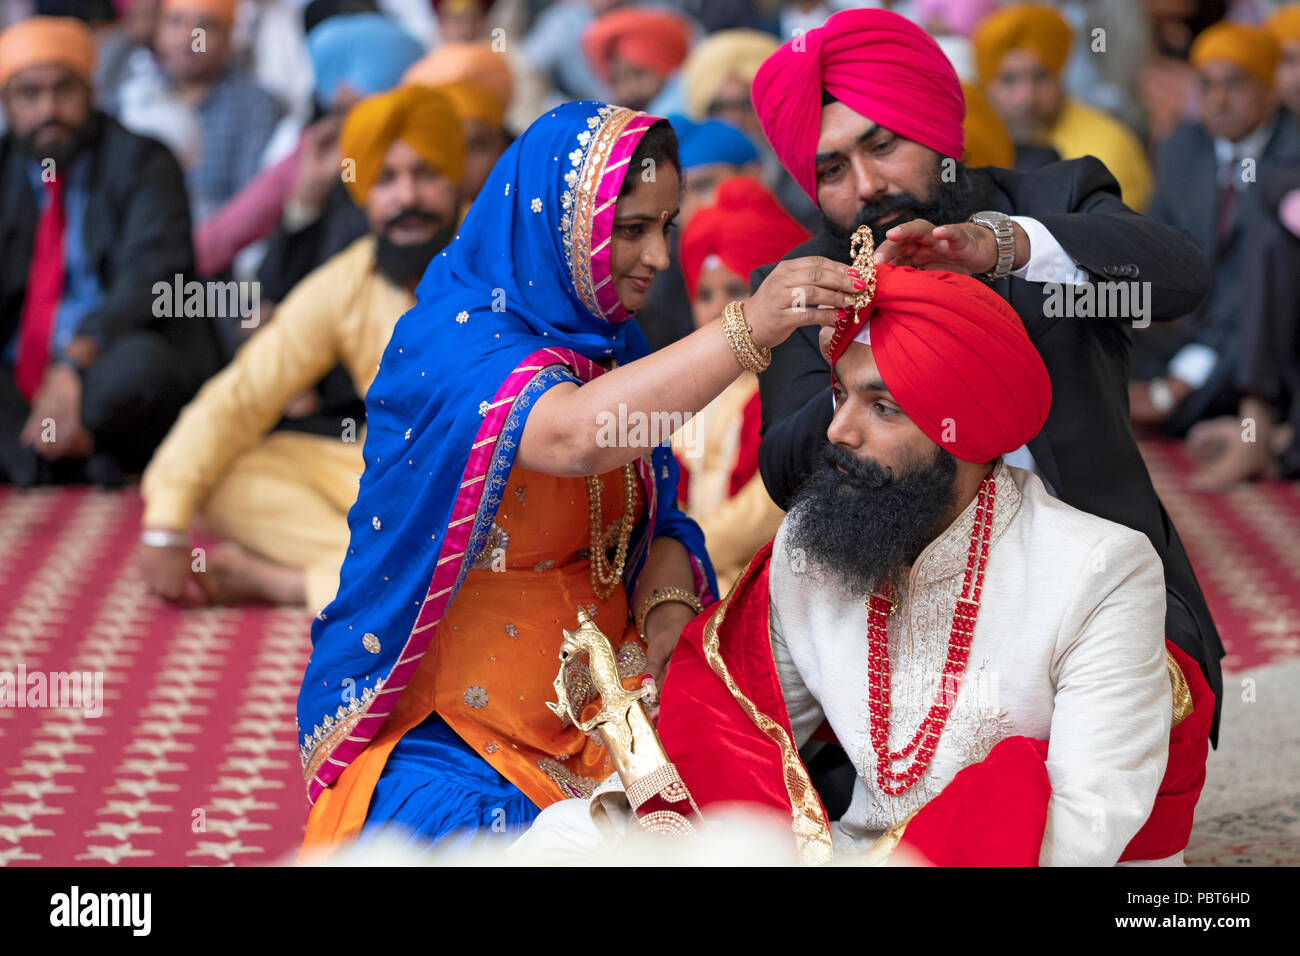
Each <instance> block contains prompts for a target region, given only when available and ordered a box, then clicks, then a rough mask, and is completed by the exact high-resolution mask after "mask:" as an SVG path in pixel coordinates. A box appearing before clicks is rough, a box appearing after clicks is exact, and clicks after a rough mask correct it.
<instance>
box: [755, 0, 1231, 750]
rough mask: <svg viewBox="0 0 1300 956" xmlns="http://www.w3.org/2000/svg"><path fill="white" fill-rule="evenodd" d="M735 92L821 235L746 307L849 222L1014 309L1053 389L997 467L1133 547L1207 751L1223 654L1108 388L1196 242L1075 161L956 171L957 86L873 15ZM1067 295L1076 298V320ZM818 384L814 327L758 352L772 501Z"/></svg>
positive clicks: (897, 24) (1194, 289) (1194, 286)
mask: <svg viewBox="0 0 1300 956" xmlns="http://www.w3.org/2000/svg"><path fill="white" fill-rule="evenodd" d="M753 100H754V109H755V112H756V113H757V114H758V119H759V122H760V124H761V125H762V127H763V132H764V134H765V135H766V136H767V139H768V141H769V142H770V143H771V144H772V148H773V149H774V150H775V152H776V155H777V156H778V157H779V158H780V159H781V162H782V164H783V165H784V166H785V168H786V169H787V170H789V171H790V174H791V175H792V176H793V177H794V178H795V180H796V181H797V182H798V183H799V184H800V185H801V186H802V187H803V189H804V190H805V192H807V194H808V195H809V196H810V197H811V198H812V200H813V201H814V202H815V203H816V204H817V206H818V208H819V209H820V210H821V214H822V219H823V229H822V232H821V235H819V236H817V237H815V238H814V239H813V240H812V241H811V242H810V243H807V244H805V245H803V246H800V247H799V248H797V249H795V250H792V251H791V252H790V253H788V254H787V256H786V260H785V261H783V262H781V263H778V264H776V266H774V267H764V268H763V269H759V270H756V272H755V273H754V276H753V278H752V280H751V281H758V282H760V284H759V285H758V287H757V289H756V291H755V292H754V295H753V296H752V297H751V298H750V300H749V302H748V303H747V304H746V306H745V311H746V315H747V316H761V315H762V313H763V311H764V310H776V309H781V308H788V307H789V303H788V302H786V301H784V299H785V297H786V296H788V295H789V288H788V287H789V284H790V283H789V281H788V279H789V275H790V272H791V270H792V268H793V265H794V263H795V262H800V263H807V262H808V261H809V259H808V258H807V257H808V256H811V255H818V254H820V255H822V256H825V257H827V259H828V260H835V259H838V260H840V261H843V262H847V261H849V260H848V256H849V240H850V237H851V235H852V234H853V232H854V230H855V229H857V228H858V227H860V226H864V225H865V226H868V227H870V229H871V232H872V233H873V236H874V239H875V242H876V252H875V258H876V261H877V262H878V263H891V264H894V265H904V266H914V267H916V268H920V269H939V270H945V271H948V272H954V273H962V274H965V275H971V276H976V277H977V278H980V279H983V280H984V281H985V282H987V283H989V285H990V287H991V289H992V290H993V292H995V293H996V294H997V295H999V296H1001V297H1002V298H1003V299H1005V300H1006V301H1007V302H1009V303H1010V305H1011V307H1012V308H1013V309H1014V311H1015V312H1016V314H1018V315H1019V317H1020V321H1021V323H1022V324H1023V326H1024V329H1025V331H1026V332H1027V333H1028V337H1029V340H1030V341H1031V342H1032V343H1033V344H1034V346H1035V347H1036V348H1037V350H1038V352H1039V354H1040V355H1041V357H1042V360H1043V363H1044V365H1045V366H1046V368H1047V372H1048V375H1049V377H1050V380H1051V383H1052V386H1053V388H1052V391H1053V401H1052V411H1051V414H1050V415H1049V416H1048V418H1047V421H1046V423H1045V424H1044V425H1043V428H1042V430H1041V431H1039V432H1038V433H1037V435H1036V436H1035V437H1034V438H1032V439H1030V440H1028V441H1027V442H1026V444H1025V446H1024V447H1021V448H1017V449H1014V450H1010V449H1008V450H1007V451H1009V452H1010V454H1009V456H1008V460H1009V461H1011V462H1012V463H1013V464H1017V465H1020V466H1022V467H1027V468H1029V469H1031V470H1033V471H1034V472H1035V473H1037V474H1038V475H1039V476H1040V477H1041V478H1043V480H1044V482H1045V484H1046V485H1047V486H1048V487H1049V488H1050V489H1051V490H1052V492H1053V493H1054V494H1055V495H1056V496H1057V497H1059V498H1060V499H1061V500H1063V501H1065V502H1066V503H1068V504H1071V505H1073V506H1075V507H1077V508H1079V509H1081V510H1083V511H1087V512H1090V513H1092V514H1094V515H1098V516H1100V517H1103V518H1107V519H1109V520H1112V521H1115V522H1118V523H1121V524H1125V525H1127V526H1128V527H1130V528H1133V529H1136V530H1138V531H1141V532H1143V533H1145V534H1146V536H1147V537H1148V538H1149V539H1150V541H1151V543H1152V545H1153V546H1154V547H1155V549H1156V552H1157V553H1158V554H1159V555H1160V557H1161V560H1162V561H1163V563H1164V570H1165V578H1166V583H1167V586H1168V591H1169V594H1170V599H1169V606H1168V614H1167V617H1166V634H1167V636H1168V638H1169V640H1170V641H1171V642H1172V643H1173V644H1175V645H1177V646H1178V647H1180V648H1182V649H1183V650H1184V651H1185V652H1186V653H1187V654H1189V655H1190V656H1191V657H1192V658H1194V659H1195V660H1196V662H1197V663H1198V664H1199V665H1200V667H1201V669H1202V670H1203V671H1204V673H1205V677H1206V679H1207V680H1208V682H1209V684H1210V686H1211V687H1212V688H1213V690H1214V692H1215V696H1216V716H1215V730H1214V731H1213V732H1212V737H1211V739H1215V738H1216V737H1217V713H1218V711H1217V706H1218V704H1217V698H1218V694H1219V690H1220V688H1221V683H1222V679H1221V675H1220V669H1219V659H1220V658H1221V657H1222V656H1223V646H1222V644H1221V642H1220V640H1219V636H1218V633H1217V631H1216V630H1215V627H1214V622H1213V620H1212V619H1211V617H1210V613H1209V609H1208V607H1207V606H1206V604H1205V600H1204V598H1203V597H1202V595H1201V591H1200V587H1199V585H1198V584H1197V581H1196V577H1195V575H1194V573H1193V572H1192V568H1191V564H1190V562H1189V561H1188V558H1187V554H1186V552H1185V551H1184V550H1183V546H1182V543H1181V542H1180V541H1179V539H1178V535H1177V533H1176V532H1175V531H1174V528H1173V524H1172V522H1171V521H1170V519H1169V516H1168V515H1167V514H1166V513H1165V511H1164V509H1163V507H1162V506H1161V504H1160V501H1159V499H1158V498H1157V497H1156V493H1155V489H1154V488H1153V487H1152V484H1151V479H1150V477H1149V475H1148V474H1147V471H1146V466H1145V464H1144V463H1143V461H1142V458H1141V456H1140V455H1139V453H1138V450H1137V445H1136V443H1135V442H1134V440H1133V435H1132V431H1131V428H1130V425H1129V420H1128V402H1127V391H1126V384H1125V383H1126V381H1127V376H1128V361H1129V341H1130V335H1131V329H1132V328H1134V327H1139V328H1140V327H1144V326H1146V325H1147V324H1149V323H1150V322H1151V321H1152V320H1154V321H1172V320H1174V319H1176V318H1178V317H1179V316H1181V315H1185V314H1187V313H1188V312H1190V311H1192V310H1194V309H1195V308H1196V307H1197V306H1198V305H1199V303H1200V302H1201V300H1202V299H1204V297H1205V295H1206V292H1207V281H1206V279H1207V275H1208V269H1207V267H1206V264H1205V260H1204V259H1203V257H1202V256H1201V253H1200V252H1199V250H1198V249H1197V247H1196V246H1195V245H1194V244H1193V243H1192V242H1190V241H1189V239H1188V237H1187V236H1185V235H1184V234H1183V233H1181V232H1180V231H1178V230H1175V229H1172V228H1169V227H1166V226H1163V225H1160V224H1157V223H1155V222H1152V221H1149V220H1147V219H1145V218H1143V217H1142V216H1140V215H1138V214H1137V213H1135V212H1133V211H1132V210H1131V209H1129V208H1128V207H1126V206H1125V205H1124V204H1123V202H1122V200H1121V198H1120V190H1119V186H1118V184H1117V183H1116V181H1115V178H1114V177H1113V176H1112V175H1111V174H1110V173H1109V172H1108V171H1107V170H1106V168H1105V166H1103V165H1102V164H1101V163H1100V162H1099V161H1098V160H1097V159H1095V158H1093V157H1091V156H1085V157H1083V158H1081V159H1075V160H1070V161H1067V162H1061V163H1054V164H1051V165H1048V166H1046V167H1043V168H1041V169H1036V170H1032V171H1026V172H1016V171H1012V170H1007V169H999V168H996V167H982V168H969V167H967V166H966V165H964V163H963V162H962V159H963V152H964V144H963V137H962V119H963V116H964V114H965V102H964V99H963V96H962V91H961V85H960V83H959V81H958V79H957V75H956V73H955V72H954V70H953V68H952V67H951V65H950V64H949V63H948V61H947V60H946V58H945V57H944V55H943V53H942V52H941V51H940V49H939V47H938V45H937V44H936V43H935V41H934V40H933V39H931V38H930V37H929V36H928V35H927V34H926V33H925V32H924V31H923V30H922V29H921V28H920V27H918V26H916V25H915V24H913V23H911V22H910V21H908V20H906V19H904V18H903V17H900V16H898V15H896V14H893V13H890V12H888V11H884V10H847V11H844V12H841V13H837V14H835V15H834V16H832V17H830V18H829V19H828V20H827V21H826V23H825V24H824V25H823V26H821V27H819V28H816V29H813V30H809V31H808V32H807V33H803V34H800V35H799V36H796V37H794V38H793V39H792V40H790V41H789V42H788V43H786V44H785V45H783V46H782V47H781V48H780V49H778V50H777V51H776V53H774V54H773V55H772V56H771V57H770V58H769V59H768V60H767V61H766V62H765V63H764V64H763V65H762V67H760V68H759V71H758V74H757V75H756V76H755V78H754V85H753ZM1067 298H1068V300H1069V304H1068V307H1067V306H1066V304H1065V302H1066V299H1067ZM811 301H812V300H810V302H811ZM1076 301H1078V302H1085V303H1086V306H1085V307H1084V308H1083V309H1078V310H1076V309H1075V308H1074V304H1075V303H1076ZM920 347H922V346H921V344H920V340H918V341H917V342H916V343H913V344H911V345H908V346H907V347H906V348H905V349H902V350H901V351H902V352H906V353H911V352H913V351H915V350H916V349H917V348H920ZM827 373H828V367H827V363H826V359H825V358H824V356H823V355H822V353H821V352H820V351H819V348H818V342H817V336H816V334H815V329H814V328H812V327H805V328H802V329H800V330H798V331H797V332H796V333H795V334H794V335H792V336H791V337H790V338H789V339H788V340H787V341H786V342H784V343H783V344H782V345H781V346H779V347H778V348H776V349H774V350H773V356H772V363H771V366H770V367H769V368H768V369H767V371H765V372H764V373H763V374H762V375H761V376H760V379H759V384H760V393H761V397H762V404H763V440H762V445H761V447H760V450H759V466H760V470H761V473H762V475H763V479H764V481H765V482H766V483H767V488H768V491H769V492H770V493H771V495H772V498H773V500H774V501H776V503H777V504H778V505H781V506H782V507H788V506H789V503H790V502H791V500H792V499H793V497H794V495H795V492H796V491H797V490H798V488H799V486H800V485H801V484H802V483H803V481H804V479H805V477H806V476H807V475H808V474H809V472H810V471H811V470H812V467H813V464H814V462H815V461H816V457H817V452H818V448H819V446H820V445H821V443H822V442H823V441H824V439H823V437H822V436H824V435H825V430H826V427H827V426H828V425H829V424H830V420H831V414H832V404H831V398H830V395H829V394H828V392H829V387H828V384H827V383H828V381H829V375H828V374H827ZM1006 384H1007V386H1008V387H1010V388H1019V387H1023V383H1019V382H1016V381H1009V382H1007V383H1006Z"/></svg>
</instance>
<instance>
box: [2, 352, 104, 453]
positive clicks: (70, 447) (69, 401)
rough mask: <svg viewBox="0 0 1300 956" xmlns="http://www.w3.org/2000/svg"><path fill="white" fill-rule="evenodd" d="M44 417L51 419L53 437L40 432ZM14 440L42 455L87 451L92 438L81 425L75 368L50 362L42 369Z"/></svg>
mask: <svg viewBox="0 0 1300 956" xmlns="http://www.w3.org/2000/svg"><path fill="white" fill-rule="evenodd" d="M46 419H53V421H54V440H53V441H45V440H44V435H43V434H42V433H43V432H44V424H43V423H44V422H45V420H46ZM18 441H19V444H22V445H25V446H27V447H29V448H34V449H35V450H36V453H37V454H38V455H40V456H41V457H42V458H48V459H55V458H64V457H69V456H72V457H76V456H84V455H87V454H89V453H90V448H91V446H93V444H94V440H93V438H92V437H91V435H90V433H89V432H88V431H86V429H85V428H83V427H82V425H81V379H80V378H79V377H78V375H77V373H76V372H74V371H73V370H72V369H70V368H68V367H67V366H65V365H51V366H50V367H49V368H47V369H46V370H45V377H44V378H42V379H41V385H40V388H38V389H37V390H36V395H35V397H34V398H33V399H32V410H31V414H29V415H28V416H27V422H26V423H25V424H24V425H23V430H22V432H20V433H19V436H18Z"/></svg>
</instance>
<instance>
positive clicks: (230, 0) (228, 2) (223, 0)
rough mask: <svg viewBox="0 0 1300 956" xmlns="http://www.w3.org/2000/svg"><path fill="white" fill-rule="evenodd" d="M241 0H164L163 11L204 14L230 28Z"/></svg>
mask: <svg viewBox="0 0 1300 956" xmlns="http://www.w3.org/2000/svg"><path fill="white" fill-rule="evenodd" d="M238 6H239V0H163V4H162V9H163V12H164V13H166V12H167V11H168V10H184V11H186V12H187V13H202V14H204V15H206V16H209V17H211V18H212V19H213V20H216V21H217V22H218V23H224V24H225V25H226V26H230V25H231V24H232V23H234V22H235V10H236V9H237V8H238Z"/></svg>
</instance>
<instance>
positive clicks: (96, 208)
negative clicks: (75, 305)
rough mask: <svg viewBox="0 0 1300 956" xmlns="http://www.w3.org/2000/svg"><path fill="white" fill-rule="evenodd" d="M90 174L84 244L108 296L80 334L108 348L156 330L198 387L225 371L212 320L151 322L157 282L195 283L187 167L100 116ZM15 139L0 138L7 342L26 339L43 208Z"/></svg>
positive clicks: (0, 274)
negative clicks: (22, 331) (188, 362)
mask: <svg viewBox="0 0 1300 956" xmlns="http://www.w3.org/2000/svg"><path fill="white" fill-rule="evenodd" d="M88 123H89V143H88V144H87V146H86V147H85V148H86V149H87V150H89V151H90V171H89V176H88V178H87V191H88V197H87V202H86V214H85V220H84V222H83V225H82V233H83V240H84V242H85V245H86V251H87V253H88V258H89V259H90V261H91V262H92V263H93V264H94V268H95V271H96V274H97V275H98V276H99V283H100V287H101V288H102V289H103V293H104V295H103V301H101V302H100V304H99V306H98V307H97V308H95V309H94V310H92V311H91V312H89V313H87V314H86V316H85V317H84V318H83V319H82V322H81V326H80V327H79V329H78V332H79V334H85V335H96V336H102V337H103V338H104V339H106V340H107V341H108V342H109V343H111V342H112V341H113V340H114V339H116V338H119V337H120V336H122V335H125V334H127V333H129V332H134V331H137V330H141V329H154V330H156V331H158V332H160V333H161V334H162V335H163V336H164V337H165V338H167V339H168V340H169V341H170V342H171V343H172V344H174V345H176V346H177V347H178V348H180V349H181V350H182V352H183V353H184V354H185V355H186V357H187V358H188V359H192V360H193V363H194V368H193V370H194V372H195V376H196V378H197V380H198V381H202V379H203V378H204V377H206V376H208V375H210V374H212V372H214V371H216V369H217V349H216V339H215V336H214V333H213V331H212V326H211V324H210V322H209V321H208V320H207V319H206V318H193V317H191V318H185V317H177V318H168V317H161V318H159V317H155V316H154V314H153V302H154V291H153V287H154V283H156V282H160V281H162V282H166V283H167V284H168V286H171V285H172V284H173V281H174V280H173V277H174V276H175V275H176V273H181V274H182V275H183V276H185V277H186V278H190V277H191V276H190V273H192V271H193V267H194V249H193V246H192V245H191V242H190V212H189V200H188V199H187V198H186V194H185V180H184V177H183V176H182V174H181V169H180V166H179V164H177V162H176V159H175V157H173V156H172V154H171V152H170V151H169V150H168V149H167V147H166V146H164V145H162V144H161V143H159V142H157V141H156V140H152V139H148V138H146V137H143V136H137V135H136V134H135V133H131V132H129V131H127V130H126V129H125V128H124V127H123V126H121V125H120V124H119V123H118V122H117V120H115V119H112V118H111V117H109V116H107V115H105V114H103V113H100V112H98V111H95V112H92V113H91V115H90V118H89V120H88ZM27 161H28V157H27V155H26V154H24V153H23V152H22V150H21V149H19V148H18V146H17V144H16V143H15V142H14V140H13V136H12V135H10V134H6V135H5V136H3V137H0V343H4V342H8V341H9V338H10V336H12V335H13V334H14V333H15V332H17V330H18V325H19V322H20V320H21V316H22V306H23V298H24V296H25V295H26V290H27V269H28V265H29V263H30V262H31V257H32V244H33V242H34V240H35V235H36V219H37V205H36V196H35V194H34V192H33V190H32V187H31V181H30V179H29V178H28V174H27V170H26V169H25V166H26V164H27Z"/></svg>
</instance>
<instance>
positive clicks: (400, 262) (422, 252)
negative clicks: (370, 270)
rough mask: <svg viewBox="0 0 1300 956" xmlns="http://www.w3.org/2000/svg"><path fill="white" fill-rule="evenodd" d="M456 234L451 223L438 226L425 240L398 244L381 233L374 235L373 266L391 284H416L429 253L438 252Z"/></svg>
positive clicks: (431, 257)
mask: <svg viewBox="0 0 1300 956" xmlns="http://www.w3.org/2000/svg"><path fill="white" fill-rule="evenodd" d="M455 234H456V229H455V227H454V226H448V227H447V228H446V229H440V230H438V231H437V232H435V233H434V234H433V238H431V239H430V240H429V241H428V242H416V243H411V244H406V245H399V244H398V243H396V242H393V241H392V240H391V239H389V238H387V237H386V236H384V235H383V234H382V233H380V234H377V235H376V236H375V239H376V244H375V268H376V269H378V270H379V272H380V274H381V275H383V276H385V277H386V278H387V279H388V280H389V281H390V282H392V283H393V285H396V286H401V287H402V288H407V287H409V286H414V285H418V284H419V282H420V279H422V278H423V277H424V270H425V269H427V268H428V267H429V263H430V262H431V261H432V260H433V257H434V256H436V255H437V254H438V253H440V252H442V250H443V249H445V248H446V247H447V243H449V242H451V239H452V236H454V235H455Z"/></svg>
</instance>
